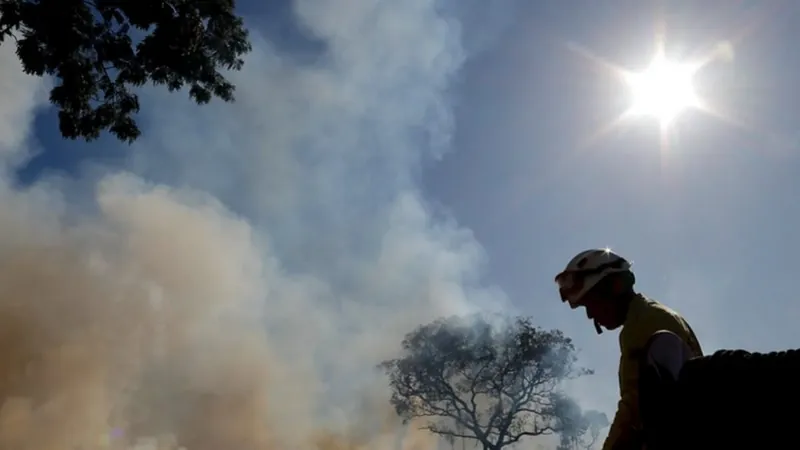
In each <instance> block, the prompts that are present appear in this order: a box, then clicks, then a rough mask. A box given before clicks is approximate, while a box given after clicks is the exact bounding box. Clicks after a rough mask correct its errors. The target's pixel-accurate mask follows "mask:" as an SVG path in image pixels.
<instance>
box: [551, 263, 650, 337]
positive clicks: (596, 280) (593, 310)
mask: <svg viewBox="0 0 800 450" xmlns="http://www.w3.org/2000/svg"><path fill="white" fill-rule="evenodd" d="M555 282H556V284H558V291H559V294H560V295H561V301H563V302H567V303H569V305H570V307H572V308H573V309H575V308H578V307H581V306H583V307H584V308H586V316H587V317H588V318H589V319H591V320H593V321H594V324H595V328H596V329H597V332H598V333H601V332H602V329H601V328H600V327H601V326H602V327H604V328H606V329H609V330H613V329H616V328H619V327H620V326H621V325H622V324H623V323H624V322H625V317H626V315H627V312H628V303H629V302H630V299H631V298H632V297H633V293H634V291H633V285H634V283H635V282H636V277H635V276H634V275H633V272H632V271H631V264H630V263H629V262H628V261H627V260H626V259H625V258H623V257H622V256H619V255H617V254H616V253H614V252H612V251H611V250H609V249H593V250H586V251H583V252H581V253H578V254H577V255H576V256H575V257H574V258H572V259H571V260H570V262H569V263H568V264H567V267H566V268H565V269H564V270H563V271H561V273H559V274H558V275H556V277H555Z"/></svg>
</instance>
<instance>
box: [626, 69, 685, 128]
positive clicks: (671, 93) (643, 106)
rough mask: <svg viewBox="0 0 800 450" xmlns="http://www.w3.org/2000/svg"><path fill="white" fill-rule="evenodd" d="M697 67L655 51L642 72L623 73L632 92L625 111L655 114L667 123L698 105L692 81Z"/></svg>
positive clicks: (633, 113)
mask: <svg viewBox="0 0 800 450" xmlns="http://www.w3.org/2000/svg"><path fill="white" fill-rule="evenodd" d="M696 71H697V67H696V66H692V65H688V64H679V63H675V62H672V61H669V60H667V59H666V58H665V57H664V55H663V54H658V55H656V57H655V58H654V59H653V61H652V63H651V64H650V66H649V67H648V68H647V69H646V70H645V71H644V72H641V73H629V74H626V76H625V79H626V81H627V84H628V86H629V88H630V90H631V96H632V104H631V107H630V109H629V110H628V114H631V115H648V116H652V117H655V118H656V119H657V120H658V121H659V122H660V124H661V126H662V127H666V126H668V125H669V124H670V123H671V122H672V121H673V120H674V119H675V118H676V117H678V115H680V114H681V113H682V112H683V111H684V110H686V109H687V108H695V107H699V106H700V104H699V103H700V101H699V99H698V97H697V95H696V93H695V89H694V84H693V78H694V74H695V72H696Z"/></svg>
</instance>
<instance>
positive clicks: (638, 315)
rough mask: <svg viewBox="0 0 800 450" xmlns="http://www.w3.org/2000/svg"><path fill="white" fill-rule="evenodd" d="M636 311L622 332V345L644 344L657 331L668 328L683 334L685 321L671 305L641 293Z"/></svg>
mask: <svg viewBox="0 0 800 450" xmlns="http://www.w3.org/2000/svg"><path fill="white" fill-rule="evenodd" d="M636 302H637V304H636V305H635V309H636V310H635V312H634V314H633V316H632V317H630V320H629V321H627V322H626V324H625V326H624V327H623V329H622V331H621V332H620V341H621V342H620V344H621V345H632V346H637V345H644V343H645V342H646V341H647V340H648V339H649V338H650V336H652V335H653V334H654V333H655V332H656V331H660V330H667V331H672V332H676V333H680V334H683V332H684V328H685V321H684V320H683V318H682V317H681V316H680V314H678V313H677V312H676V311H674V310H673V309H672V308H670V307H669V306H667V305H665V304H663V303H661V302H659V301H657V300H654V299H652V298H649V297H646V296H644V295H641V294H640V295H639V296H638V298H637V300H636Z"/></svg>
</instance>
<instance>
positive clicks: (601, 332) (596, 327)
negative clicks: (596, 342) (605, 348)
mask: <svg viewBox="0 0 800 450" xmlns="http://www.w3.org/2000/svg"><path fill="white" fill-rule="evenodd" d="M594 329H595V330H597V334H603V328H602V327H601V326H600V324H599V323H597V320H596V319H595V321H594Z"/></svg>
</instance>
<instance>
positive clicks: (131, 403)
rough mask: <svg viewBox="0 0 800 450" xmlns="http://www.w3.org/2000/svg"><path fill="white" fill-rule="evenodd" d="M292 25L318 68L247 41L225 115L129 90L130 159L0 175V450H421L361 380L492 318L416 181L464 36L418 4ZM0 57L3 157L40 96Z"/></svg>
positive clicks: (335, 13) (360, 5)
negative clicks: (75, 170) (412, 346)
mask: <svg viewBox="0 0 800 450" xmlns="http://www.w3.org/2000/svg"><path fill="white" fill-rule="evenodd" d="M295 11H296V13H297V19H298V21H299V23H301V24H302V26H303V28H304V29H306V30H309V31H310V32H312V33H313V34H314V35H315V37H316V38H317V39H320V40H322V41H323V42H324V43H325V53H324V55H322V56H321V58H320V59H319V60H318V61H316V62H314V63H308V62H298V61H296V60H293V59H290V58H287V57H286V56H285V55H282V54H281V49H280V46H279V45H277V44H276V43H272V42H269V41H266V40H264V39H261V38H259V36H258V33H257V32H256V33H254V39H255V44H256V51H255V52H254V53H253V54H252V55H251V56H250V58H249V61H248V65H247V68H246V70H245V71H244V72H243V73H241V74H237V75H236V76H235V79H236V82H237V85H238V91H237V92H238V98H239V101H238V102H237V103H236V104H233V105H211V106H208V107H204V108H197V107H195V106H193V105H191V104H189V102H188V101H186V100H185V99H183V97H182V96H165V95H164V93H163V91H155V92H152V93H146V98H144V99H143V101H144V104H145V106H146V107H148V108H149V109H148V110H147V111H145V112H144V114H143V124H144V125H145V127H146V128H145V130H144V131H145V137H144V138H143V139H142V140H141V142H140V143H139V144H137V146H136V148H135V149H134V152H133V155H134V157H133V159H132V160H131V161H130V162H129V164H127V163H126V164H125V165H122V166H116V167H105V168H104V169H102V171H101V174H100V176H97V175H96V173H97V171H96V170H95V171H94V172H92V176H89V174H88V172H87V174H86V176H84V177H82V178H78V179H76V180H71V181H64V180H60V181H58V182H56V181H55V180H52V179H50V180H48V179H44V180H42V181H40V182H38V183H36V184H34V185H33V186H31V187H29V188H26V189H25V190H19V189H15V188H12V187H11V184H10V182H9V178H8V177H5V182H4V183H3V187H2V192H1V193H0V208H2V214H0V246H1V248H0V250H2V251H0V265H1V266H2V267H0V346H2V347H0V397H2V398H3V399H4V403H2V408H0V448H14V449H18V450H29V449H30V450H39V449H57V448H64V449H75V448H87V449H90V448H104V446H107V445H110V446H112V447H113V448H117V447H118V448H126V447H130V446H134V445H139V446H145V447H146V448H173V447H176V446H178V445H180V446H184V447H186V448H188V449H190V450H205V449H209V450H210V449H215V450H216V449H221V448H237V449H251V448H252V449H256V448H258V449H265V448H274V449H292V448H297V449H326V450H333V449H371V450H372V449H381V448H387V449H388V448H398V447H397V445H400V447H399V448H405V449H409V450H410V449H425V448H433V446H434V445H435V442H434V441H433V440H432V439H431V438H430V437H429V436H428V435H425V434H421V432H417V431H416V430H415V427H414V426H413V425H412V426H411V427H405V428H404V427H401V426H400V424H399V423H397V420H396V418H395V417H394V414H393V412H392V411H391V410H390V409H389V405H388V403H387V402H386V392H385V384H386V382H385V380H384V379H383V378H382V377H381V375H380V374H377V373H375V371H374V370H373V368H374V365H375V364H376V363H377V362H379V361H380V360H381V359H383V358H386V357H389V356H391V354H392V352H394V351H396V349H397V348H398V345H399V340H400V338H401V336H402V334H403V333H405V332H406V331H409V330H410V329H411V328H412V327H413V326H414V325H416V324H418V323H420V322H422V321H426V320H429V319H431V318H433V317H435V316H439V315H441V314H449V313H454V312H461V311H467V310H469V309H472V308H477V307H481V308H485V307H493V308H502V307H504V305H505V298H504V296H503V294H502V293H501V292H500V291H498V290H496V289H492V288H486V287H483V286H482V285H481V281H480V279H479V276H480V268H481V267H480V264H481V263H482V261H483V255H482V251H481V249H480V247H479V246H478V245H477V243H476V242H475V241H474V239H473V237H472V235H471V234H470V233H469V231H468V230H464V229H461V228H459V227H458V226H457V225H456V224H455V223H454V222H453V221H452V220H449V219H448V218H447V217H440V215H438V214H437V213H435V211H432V210H431V208H430V206H429V205H428V204H427V203H426V202H425V201H424V199H423V198H422V197H421V194H420V192H419V190H418V188H417V185H416V178H417V176H418V175H417V174H418V170H419V168H420V164H421V163H422V162H424V161H425V160H426V159H430V158H436V157H438V156H440V155H441V153H442V152H443V151H444V150H446V148H447V144H448V139H449V133H450V129H451V125H452V124H451V122H452V117H451V116H450V113H449V109H448V106H447V104H448V102H447V97H446V89H447V86H448V82H449V80H450V78H451V77H452V75H453V74H454V73H455V71H456V70H458V68H459V66H460V64H461V63H462V62H463V60H464V57H465V55H464V52H463V51H462V47H461V45H460V42H461V33H462V31H463V30H462V29H461V28H460V26H459V24H458V22H457V21H455V20H454V19H453V17H451V16H448V15H447V13H446V11H443V10H442V8H440V7H439V6H437V4H436V3H435V2H434V1H433V0H408V1H403V2H380V1H373V0H358V1H347V2H330V1H316V0H298V1H296V2H295ZM11 50H12V49H11V48H10V47H9V46H4V47H2V52H0V53H1V54H2V56H0V58H1V60H2V61H7V62H9V61H11V62H9V63H8V64H5V63H4V64H3V65H2V74H0V98H3V99H4V102H3V103H2V105H0V118H1V119H2V122H3V125H2V126H0V146H2V150H3V153H4V154H7V155H19V154H25V152H24V147H23V144H24V142H25V138H26V136H27V134H28V133H29V130H30V121H31V118H32V115H33V113H34V111H35V108H37V107H40V106H42V101H43V100H45V99H46V97H42V96H41V92H45V90H43V89H42V87H43V85H42V83H41V82H39V81H37V80H35V79H31V78H28V77H25V76H22V75H19V69H18V65H16V63H13V55H12V54H11ZM6 99H12V100H13V101H11V100H9V101H6ZM5 161H6V167H13V166H14V164H16V163H17V160H16V159H14V158H6V159H5ZM87 193H92V195H91V196H87ZM86 204H90V205H92V208H89V209H88V210H90V211H91V213H87V208H84V207H83V205H86ZM77 205H81V207H78V206H77Z"/></svg>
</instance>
